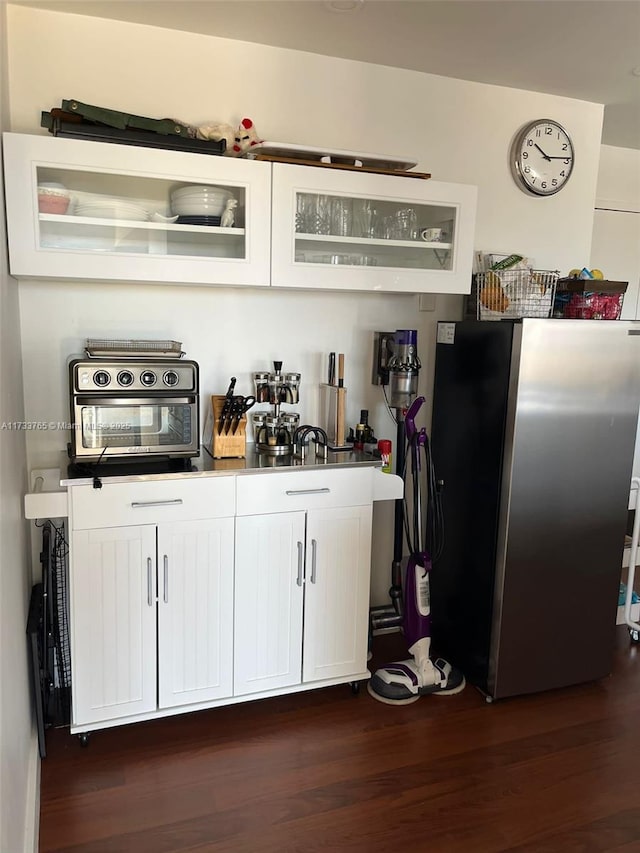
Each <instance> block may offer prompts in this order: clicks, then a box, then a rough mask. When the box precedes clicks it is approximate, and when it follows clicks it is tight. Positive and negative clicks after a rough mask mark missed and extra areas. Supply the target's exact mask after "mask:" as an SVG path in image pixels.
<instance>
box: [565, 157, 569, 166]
mask: <svg viewBox="0 0 640 853" xmlns="http://www.w3.org/2000/svg"><path fill="white" fill-rule="evenodd" d="M570 162H571V157H567V159H566V160H565V161H564V165H565V166H568V165H569V163H570Z"/></svg>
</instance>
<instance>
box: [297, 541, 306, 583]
mask: <svg viewBox="0 0 640 853" xmlns="http://www.w3.org/2000/svg"><path fill="white" fill-rule="evenodd" d="M303 551H304V548H303V545H302V542H298V577H297V579H296V583H297V584H298V586H302V566H303V562H304V560H303Z"/></svg>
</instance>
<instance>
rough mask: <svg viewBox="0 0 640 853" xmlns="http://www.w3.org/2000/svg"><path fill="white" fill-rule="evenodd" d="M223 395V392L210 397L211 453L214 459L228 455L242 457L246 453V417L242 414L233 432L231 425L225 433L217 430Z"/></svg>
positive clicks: (225, 457)
mask: <svg viewBox="0 0 640 853" xmlns="http://www.w3.org/2000/svg"><path fill="white" fill-rule="evenodd" d="M224 400H225V397H224V395H223V394H220V395H217V394H216V395H213V396H212V397H211V411H212V415H213V424H212V427H213V428H212V433H211V455H212V456H214V457H215V458H216V459H227V458H230V457H232V456H233V457H240V458H242V457H244V456H246V454H247V435H246V428H247V417H246V415H243V416H242V417H241V418H240V421H239V423H238V426H237V428H236V431H235V433H234V434H233V435H232V434H231V427H229V432H228V434H227V435H225V434H224V428H223V430H222V433H219V432H218V421H219V420H220V415H221V414H222V407H223V406H224Z"/></svg>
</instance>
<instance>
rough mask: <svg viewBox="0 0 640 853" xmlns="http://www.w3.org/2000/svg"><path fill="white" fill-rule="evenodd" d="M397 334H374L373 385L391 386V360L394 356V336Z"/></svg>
mask: <svg viewBox="0 0 640 853" xmlns="http://www.w3.org/2000/svg"><path fill="white" fill-rule="evenodd" d="M394 335H395V332H374V333H373V365H372V370H371V382H372V384H373V385H388V384H389V359H390V358H391V356H392V355H393V352H394V350H393V340H394V339H393V336H394Z"/></svg>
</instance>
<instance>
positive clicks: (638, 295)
mask: <svg viewBox="0 0 640 853" xmlns="http://www.w3.org/2000/svg"><path fill="white" fill-rule="evenodd" d="M575 266H576V267H577V266H579V264H576V265H575ZM590 268H591V269H594V268H597V269H601V270H602V271H603V273H604V275H605V278H608V279H611V280H612V281H628V282H629V285H628V287H627V292H626V293H625V297H624V302H623V306H622V317H623V319H625V320H634V319H640V151H638V150H636V149H630V148H614V147H613V146H611V145H603V146H602V152H601V157H600V168H599V171H598V183H597V191H596V211H595V216H594V220H593V240H592V245H591V261H590ZM633 476H634V477H640V422H639V423H638V433H637V438H636V449H635V454H634V461H633ZM632 501H633V503H634V504H635V494H634V495H632Z"/></svg>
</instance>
